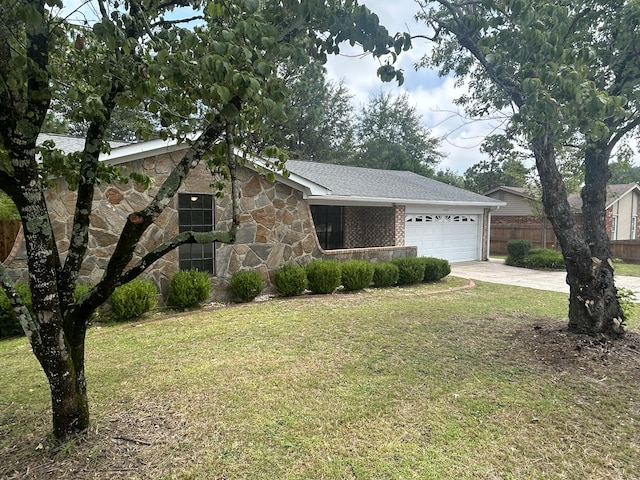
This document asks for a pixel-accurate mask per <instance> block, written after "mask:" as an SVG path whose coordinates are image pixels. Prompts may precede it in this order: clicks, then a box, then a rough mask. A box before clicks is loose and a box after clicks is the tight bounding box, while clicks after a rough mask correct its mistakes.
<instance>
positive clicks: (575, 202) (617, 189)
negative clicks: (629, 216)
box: [567, 183, 639, 212]
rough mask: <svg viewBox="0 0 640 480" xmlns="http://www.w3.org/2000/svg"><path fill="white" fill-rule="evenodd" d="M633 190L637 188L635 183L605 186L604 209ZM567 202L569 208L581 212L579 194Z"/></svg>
mask: <svg viewBox="0 0 640 480" xmlns="http://www.w3.org/2000/svg"><path fill="white" fill-rule="evenodd" d="M634 188H639V187H638V185H637V184H635V183H615V184H613V185H607V200H606V205H605V208H609V207H610V206H611V205H613V204H614V203H616V202H617V201H618V200H619V199H620V198H621V197H623V196H625V195H626V194H627V193H629V192H630V191H631V190H633V189H634ZM567 200H568V201H569V205H570V206H571V208H573V209H574V210H576V211H577V212H580V211H581V210H582V197H581V196H580V194H579V193H572V194H571V195H569V197H568V198H567Z"/></svg>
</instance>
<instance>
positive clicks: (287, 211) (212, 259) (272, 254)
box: [4, 136, 504, 299]
mask: <svg viewBox="0 0 640 480" xmlns="http://www.w3.org/2000/svg"><path fill="white" fill-rule="evenodd" d="M49 137H52V138H53V139H54V141H56V143H57V144H59V145H60V144H61V143H62V141H63V138H64V143H65V145H67V151H73V150H70V148H71V147H70V146H69V145H68V143H69V142H70V140H69V138H68V137H63V138H57V137H56V136H49ZM59 140H60V142H59ZM75 140H76V141H77V145H76V147H75V148H76V149H81V148H82V146H83V145H82V140H81V139H75ZM187 148H188V147H187V146H186V145H177V144H175V143H172V142H166V141H162V140H153V141H148V142H143V143H136V144H130V145H119V146H118V145H114V146H112V150H111V153H110V154H108V155H103V157H101V159H102V160H103V161H104V162H108V163H110V164H112V165H120V166H126V167H127V168H129V169H131V170H134V171H139V172H142V173H145V174H147V175H149V176H150V177H152V178H154V179H155V182H154V183H153V184H152V186H151V188H150V189H149V190H148V191H144V190H143V189H142V188H139V187H138V186H137V185H136V184H135V183H133V182H131V183H129V184H117V185H100V186H98V187H97V188H96V192H95V195H94V202H93V212H94V214H93V215H92V217H91V228H90V238H89V253H88V256H87V258H86V260H85V262H84V264H83V266H82V270H81V275H82V280H84V281H87V282H90V283H96V282H97V281H98V280H99V279H100V278H101V276H102V274H103V271H104V268H105V266H106V265H107V262H108V260H109V258H110V254H111V252H112V251H113V248H114V246H115V244H116V242H117V240H118V235H119V233H120V231H121V229H122V226H123V225H124V223H125V221H126V218H127V216H128V215H129V214H130V213H132V212H134V211H137V210H140V209H142V208H143V207H144V206H145V205H146V204H147V203H148V201H149V199H150V198H151V196H153V195H155V194H156V193H157V191H158V188H159V186H160V185H162V183H163V181H164V180H165V179H166V178H167V176H168V174H169V172H170V171H171V170H172V168H173V166H174V165H175V164H176V163H177V162H178V161H179V160H180V159H181V158H182V156H183V155H184V153H185V151H186V149H187ZM287 169H288V171H289V172H290V174H289V175H288V176H284V175H279V174H278V175H276V180H275V182H270V181H268V180H266V179H265V178H264V177H263V176H260V175H259V174H258V173H256V168H255V166H254V165H252V164H251V163H247V165H246V166H244V167H242V168H240V170H239V172H238V178H239V183H240V199H239V201H240V211H241V213H240V228H239V230H238V235H237V241H236V244H234V245H225V244H218V243H216V244H209V245H196V244H192V245H183V246H181V247H180V248H179V250H178V251H174V252H171V253H169V254H167V255H166V256H165V257H163V258H162V259H160V260H158V261H157V262H156V263H154V264H153V265H152V266H151V267H150V268H149V269H148V270H147V271H146V272H145V274H144V276H146V277H149V278H151V279H153V280H154V282H155V283H156V284H157V285H158V286H159V288H160V290H161V292H162V294H163V296H164V298H166V294H167V293H168V289H169V282H170V279H171V277H172V275H173V274H174V273H175V272H177V271H178V270H182V269H189V268H197V269H199V270H201V271H207V272H209V273H210V274H211V275H212V278H213V280H214V285H215V294H214V298H215V299H224V298H225V296H226V292H227V291H228V282H229V280H230V278H231V276H232V275H233V273H235V272H237V271H240V270H244V269H255V270H258V271H259V272H260V273H261V274H262V277H263V279H264V280H265V282H266V284H267V287H270V286H271V284H270V277H271V275H272V274H273V272H274V271H275V270H277V269H278V268H280V267H281V266H282V265H284V264H286V263H298V264H306V263H308V262H309V261H311V260H313V259H316V258H335V259H337V260H346V259H350V258H362V259H369V260H371V261H387V260H390V259H391V258H395V257H403V256H416V255H418V256H434V257H439V258H445V259H447V260H449V261H450V262H457V261H468V260H486V259H487V256H488V240H489V238H488V234H489V228H488V224H489V218H490V212H491V211H492V210H495V209H496V208H498V207H499V206H501V205H504V203H503V202H500V201H498V200H494V199H491V198H487V197H484V196H482V195H478V194H475V193H471V192H467V191H465V190H462V189H459V188H456V187H452V186H450V185H445V184H443V183H440V182H437V181H435V180H432V179H429V178H425V177H422V176H420V175H417V174H414V173H411V172H400V171H384V170H374V169H367V168H357V167H345V166H339V165H330V164H319V163H311V162H301V161H289V162H287ZM214 180H215V179H214V177H212V176H211V174H210V172H209V170H208V168H207V167H206V166H205V165H199V166H198V167H197V168H196V169H195V170H194V171H192V172H191V173H190V174H189V175H188V177H187V178H186V179H185V181H184V183H183V185H182V186H181V188H180V190H179V193H178V194H177V195H176V197H175V198H174V200H173V202H172V203H171V204H170V205H169V206H168V207H167V208H166V209H165V211H164V212H163V213H162V214H161V215H160V216H159V217H158V218H157V220H156V222H155V224H154V225H152V226H151V227H150V228H149V229H148V231H147V233H146V234H145V236H144V237H143V239H142V241H141V242H140V245H139V246H138V249H137V251H136V254H137V255H138V256H142V255H144V254H145V253H147V252H148V251H149V250H150V249H152V248H154V247H156V246H157V245H159V244H161V243H163V242H165V241H167V240H169V239H170V238H172V237H173V236H174V235H176V234H177V233H178V232H179V231H185V230H196V231H210V230H212V229H227V228H228V227H229V225H230V222H231V199H230V192H229V191H226V192H225V195H224V196H223V197H222V198H217V197H216V196H215V195H214V192H213V191H212V189H211V186H210V185H211V184H212V183H213V182H214ZM75 197H76V195H75V192H73V191H70V190H69V189H68V187H67V185H66V184H65V182H64V181H62V180H57V181H55V183H54V187H53V188H51V189H50V190H48V191H47V201H48V205H49V210H50V213H51V218H52V222H53V228H54V231H55V236H56V240H57V243H58V249H59V251H60V252H61V253H63V254H64V252H65V251H66V250H67V248H68V245H69V238H70V233H71V222H72V218H73V210H74V208H75ZM4 263H5V267H7V268H8V269H9V270H10V271H12V273H13V276H14V278H15V277H22V278H24V277H25V275H26V273H25V266H26V262H25V251H24V246H23V242H22V241H21V240H20V241H17V242H16V245H15V246H14V250H13V252H12V253H11V255H10V256H9V258H8V259H7V260H6V261H5V262H4Z"/></svg>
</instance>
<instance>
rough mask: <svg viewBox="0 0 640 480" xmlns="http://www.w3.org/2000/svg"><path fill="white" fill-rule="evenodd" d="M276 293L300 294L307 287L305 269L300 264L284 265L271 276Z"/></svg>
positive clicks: (291, 295)
mask: <svg viewBox="0 0 640 480" xmlns="http://www.w3.org/2000/svg"><path fill="white" fill-rule="evenodd" d="M273 284H274V285H275V287H276V289H277V290H278V293H279V294H280V295H283V296H285V297H295V296H296V295H302V294H303V293H304V291H305V289H306V288H307V271H306V270H305V268H304V267H301V266H300V265H291V264H289V265H285V266H283V267H282V268H280V269H279V270H276V273H275V274H274V276H273Z"/></svg>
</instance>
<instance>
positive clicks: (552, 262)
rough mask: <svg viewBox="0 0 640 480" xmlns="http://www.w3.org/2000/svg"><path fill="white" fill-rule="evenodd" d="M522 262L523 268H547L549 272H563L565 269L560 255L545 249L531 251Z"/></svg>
mask: <svg viewBox="0 0 640 480" xmlns="http://www.w3.org/2000/svg"><path fill="white" fill-rule="evenodd" d="M522 261H523V266H524V267H525V268H542V269H544V268H547V269H550V270H563V269H564V268H565V265H564V258H563V257H562V254H561V253H560V252H556V251H555V250H548V249H546V248H536V249H533V250H531V251H530V252H529V253H528V254H527V255H526V256H525V257H524V258H523V259H522Z"/></svg>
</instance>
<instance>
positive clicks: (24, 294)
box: [0, 282, 33, 338]
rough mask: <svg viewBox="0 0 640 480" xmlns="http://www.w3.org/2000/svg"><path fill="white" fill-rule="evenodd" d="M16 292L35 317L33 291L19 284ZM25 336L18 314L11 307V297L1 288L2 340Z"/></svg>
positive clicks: (0, 329)
mask: <svg viewBox="0 0 640 480" xmlns="http://www.w3.org/2000/svg"><path fill="white" fill-rule="evenodd" d="M16 291H17V292H18V295H20V297H21V298H22V301H23V303H24V304H25V306H26V307H27V308H28V309H29V311H30V312H31V314H32V315H33V306H32V303H31V290H29V285H27V284H26V283H21V282H17V283H16ZM18 335H24V330H22V326H21V325H20V322H19V321H18V319H17V318H16V314H15V313H14V311H13V308H12V307H11V303H10V302H9V297H7V294H6V293H4V289H2V288H0V338H4V337H13V336H18Z"/></svg>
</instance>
